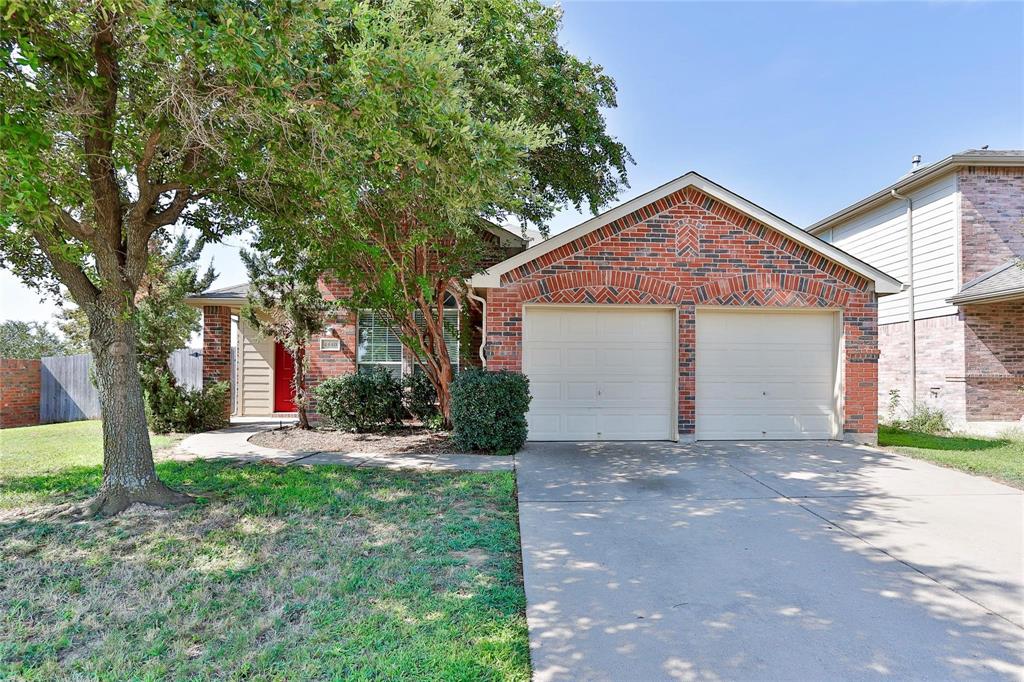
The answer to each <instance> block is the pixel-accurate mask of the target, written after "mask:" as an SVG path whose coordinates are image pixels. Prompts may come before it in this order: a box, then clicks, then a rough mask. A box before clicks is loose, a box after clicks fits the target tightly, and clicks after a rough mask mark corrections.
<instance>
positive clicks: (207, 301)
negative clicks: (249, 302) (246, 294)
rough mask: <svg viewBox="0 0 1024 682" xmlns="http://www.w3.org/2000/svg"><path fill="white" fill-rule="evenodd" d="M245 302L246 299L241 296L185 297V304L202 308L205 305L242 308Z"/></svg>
mask: <svg viewBox="0 0 1024 682" xmlns="http://www.w3.org/2000/svg"><path fill="white" fill-rule="evenodd" d="M244 304H245V299H239V298H211V297H206V298H201V297H196V298H193V297H188V298H186V299H185V305H188V306H191V307H193V308H202V307H203V306H208V305H212V306H223V307H225V308H241V307H242V305H244Z"/></svg>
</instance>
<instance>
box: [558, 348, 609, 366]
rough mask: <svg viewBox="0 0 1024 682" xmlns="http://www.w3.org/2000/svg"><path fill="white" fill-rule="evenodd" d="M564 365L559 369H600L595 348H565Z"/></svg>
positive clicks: (563, 353)
mask: <svg viewBox="0 0 1024 682" xmlns="http://www.w3.org/2000/svg"><path fill="white" fill-rule="evenodd" d="M562 356H563V360H562V364H561V366H560V367H559V369H561V368H562V367H586V368H592V367H598V366H600V365H599V364H598V357H597V350H596V349H594V348H563V349H562Z"/></svg>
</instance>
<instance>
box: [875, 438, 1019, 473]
mask: <svg viewBox="0 0 1024 682" xmlns="http://www.w3.org/2000/svg"><path fill="white" fill-rule="evenodd" d="M878 444H879V445H880V446H883V447H888V448H890V449H892V450H894V451H896V452H899V453H900V454H903V455H908V456H910V457H916V458H918V459H925V460H928V461H929V462H933V463H935V464H941V465H943V466H948V467H952V468H954V469H960V470H961V471H966V472H968V473H971V474H981V475H982V476H990V477H992V478H995V479H998V480H1000V481H1002V482H1004V483H1007V484H1009V485H1012V486H1014V487H1017V488H1024V438H1019V437H1004V438H981V437H976V436H963V435H948V436H936V435H932V434H929V433H921V432H919V431H904V430H903V429H897V428H894V427H891V426H880V427H878Z"/></svg>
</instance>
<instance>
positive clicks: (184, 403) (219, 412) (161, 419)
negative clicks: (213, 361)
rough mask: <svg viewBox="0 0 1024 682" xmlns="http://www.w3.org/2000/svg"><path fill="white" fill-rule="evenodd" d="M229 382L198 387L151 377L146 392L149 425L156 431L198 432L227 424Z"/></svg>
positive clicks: (229, 393)
mask: <svg viewBox="0 0 1024 682" xmlns="http://www.w3.org/2000/svg"><path fill="white" fill-rule="evenodd" d="M230 396H231V384H229V383H228V382H226V381H219V382H217V383H215V384H210V385H209V386H204V387H203V388H201V389H189V388H183V387H181V386H172V385H171V382H170V379H169V378H168V377H167V376H162V377H159V378H157V379H155V380H154V381H153V383H152V384H151V387H150V390H148V391H147V392H146V414H147V417H148V419H149V428H151V429H153V431H155V432H156V433H168V432H170V431H175V432H178V433H198V432H200V431H211V430H213V429H220V428H223V427H225V426H227V425H228V417H227V410H226V409H225V407H226V405H227V403H228V401H229V400H230Z"/></svg>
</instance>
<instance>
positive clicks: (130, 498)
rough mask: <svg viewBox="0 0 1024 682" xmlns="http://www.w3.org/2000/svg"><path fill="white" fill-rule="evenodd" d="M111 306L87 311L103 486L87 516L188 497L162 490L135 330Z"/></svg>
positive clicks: (179, 501) (178, 501)
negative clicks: (100, 420) (100, 428)
mask: <svg viewBox="0 0 1024 682" xmlns="http://www.w3.org/2000/svg"><path fill="white" fill-rule="evenodd" d="M118 308H119V307H118V306H116V305H110V304H109V303H106V302H103V301H101V302H98V303H97V304H96V305H95V306H93V307H92V310H90V311H89V312H90V315H89V327H90V334H89V337H90V345H91V346H92V351H93V358H94V361H95V372H96V383H97V385H98V388H99V394H100V410H101V413H102V418H103V483H102V484H101V486H100V491H99V493H98V495H97V497H96V498H95V499H94V500H93V501H92V502H91V503H90V504H89V506H88V508H89V511H90V513H93V514H97V513H98V514H104V515H112V514H117V513H118V512H120V511H122V510H124V509H125V508H127V507H128V506H129V505H131V504H132V503H135V502H142V503H145V504H152V505H157V506H170V505H175V504H182V503H184V502H187V501H188V500H190V499H192V498H190V497H189V496H188V495H185V494H183V493H179V492H176V491H174V490H171V489H170V488H168V487H167V486H165V485H164V484H163V483H162V482H161V481H160V479H159V478H157V475H156V468H155V466H154V464H153V450H152V447H151V445H150V442H149V429H148V427H147V424H146V411H145V407H144V403H143V395H142V382H141V380H140V377H139V368H138V359H137V356H136V338H135V337H136V334H135V328H134V326H133V324H132V322H131V318H130V316H129V315H127V314H126V313H125V311H122V310H119V309H118Z"/></svg>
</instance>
